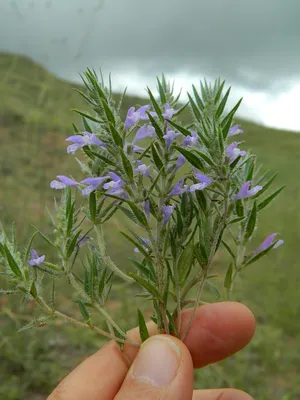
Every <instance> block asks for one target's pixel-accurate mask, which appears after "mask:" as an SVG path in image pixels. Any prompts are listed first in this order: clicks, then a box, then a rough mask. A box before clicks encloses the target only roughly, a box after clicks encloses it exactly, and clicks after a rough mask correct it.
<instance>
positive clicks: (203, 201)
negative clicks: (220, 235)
mask: <svg viewBox="0 0 300 400" xmlns="http://www.w3.org/2000/svg"><path fill="white" fill-rule="evenodd" d="M195 194H196V198H197V201H198V204H199V206H200V208H201V210H202V211H203V213H204V214H205V213H206V211H207V200H206V197H205V194H204V192H202V190H196V192H195Z"/></svg>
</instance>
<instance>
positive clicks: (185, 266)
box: [177, 243, 195, 286]
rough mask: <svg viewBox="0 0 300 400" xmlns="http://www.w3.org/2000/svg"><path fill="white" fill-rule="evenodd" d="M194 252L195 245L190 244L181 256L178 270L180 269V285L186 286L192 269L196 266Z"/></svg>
mask: <svg viewBox="0 0 300 400" xmlns="http://www.w3.org/2000/svg"><path fill="white" fill-rule="evenodd" d="M194 257H195V254H194V251H193V244H192V243H190V244H189V245H188V246H186V247H185V249H184V250H183V251H182V253H181V254H180V257H179V260H178V264H177V268H178V278H179V283H180V285H181V286H182V285H184V284H185V283H186V280H187V278H188V276H189V274H190V272H191V268H192V266H193V264H194Z"/></svg>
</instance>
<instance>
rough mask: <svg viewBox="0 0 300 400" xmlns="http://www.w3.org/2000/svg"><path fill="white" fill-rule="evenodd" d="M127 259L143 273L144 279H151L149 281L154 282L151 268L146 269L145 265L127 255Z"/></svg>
mask: <svg viewBox="0 0 300 400" xmlns="http://www.w3.org/2000/svg"><path fill="white" fill-rule="evenodd" d="M129 259H130V261H131V262H132V263H133V264H134V265H135V266H136V268H137V269H138V270H139V271H140V272H141V273H142V274H143V275H144V277H145V278H146V279H151V281H152V282H153V283H155V276H153V273H152V271H151V269H148V268H147V266H146V265H144V264H142V263H140V262H138V261H136V260H134V259H133V258H131V257H129Z"/></svg>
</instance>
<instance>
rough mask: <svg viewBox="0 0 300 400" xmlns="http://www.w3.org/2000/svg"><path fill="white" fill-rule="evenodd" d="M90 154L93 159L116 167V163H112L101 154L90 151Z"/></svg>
mask: <svg viewBox="0 0 300 400" xmlns="http://www.w3.org/2000/svg"><path fill="white" fill-rule="evenodd" d="M83 149H85V147H84V148H83ZM90 153H91V154H92V155H94V156H95V157H97V158H99V159H100V160H102V161H104V162H105V163H106V164H108V165H112V166H114V167H115V166H116V163H115V162H114V161H112V160H110V159H109V158H107V157H105V156H103V155H102V154H98V153H95V152H94V151H90Z"/></svg>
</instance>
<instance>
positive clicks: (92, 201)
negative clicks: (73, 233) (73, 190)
mask: <svg viewBox="0 0 300 400" xmlns="http://www.w3.org/2000/svg"><path fill="white" fill-rule="evenodd" d="M89 210H90V216H91V221H92V222H94V223H95V219H96V214H97V204H96V193H95V191H94V192H92V193H91V194H90V197H89Z"/></svg>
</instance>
